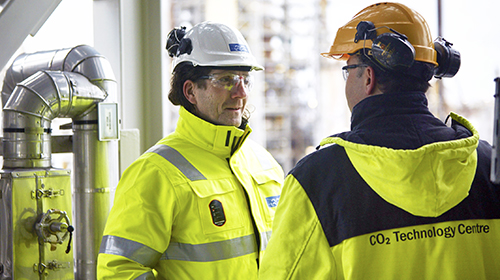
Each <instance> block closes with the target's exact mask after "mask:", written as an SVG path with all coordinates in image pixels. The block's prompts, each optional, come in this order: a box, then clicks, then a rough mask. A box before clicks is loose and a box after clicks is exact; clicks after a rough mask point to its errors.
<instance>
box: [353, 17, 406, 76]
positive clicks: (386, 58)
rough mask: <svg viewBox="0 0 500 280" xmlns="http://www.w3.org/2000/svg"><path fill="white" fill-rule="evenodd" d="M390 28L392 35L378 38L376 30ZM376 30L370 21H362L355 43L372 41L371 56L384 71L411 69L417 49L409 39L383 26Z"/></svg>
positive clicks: (357, 27) (381, 35) (383, 34)
mask: <svg viewBox="0 0 500 280" xmlns="http://www.w3.org/2000/svg"><path fill="white" fill-rule="evenodd" d="M378 28H388V29H389V30H390V31H391V32H392V33H382V34H380V35H378V36H377V32H376V29H378ZM378 28H376V27H375V25H374V24H373V23H372V22H370V21H361V22H360V23H358V25H357V26H356V30H357V33H356V35H355V37H354V42H355V43H357V42H358V41H359V40H372V45H371V54H372V58H373V59H372V58H370V57H369V56H368V58H370V59H372V61H373V60H375V62H377V65H380V66H381V68H382V69H385V70H390V71H399V70H405V69H408V68H410V67H411V66H412V65H413V62H414V61H415V49H414V48H413V46H412V45H411V43H410V42H409V41H408V38H407V37H406V36H405V35H404V34H401V33H399V32H397V31H396V30H394V29H392V28H390V27H387V26H382V27H378Z"/></svg>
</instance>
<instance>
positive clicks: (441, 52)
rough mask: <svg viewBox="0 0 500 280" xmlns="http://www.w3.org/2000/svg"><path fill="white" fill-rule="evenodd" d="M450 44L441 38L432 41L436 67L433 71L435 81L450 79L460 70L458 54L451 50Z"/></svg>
mask: <svg viewBox="0 0 500 280" xmlns="http://www.w3.org/2000/svg"><path fill="white" fill-rule="evenodd" d="M451 46H453V44H452V43H450V42H448V41H446V40H445V39H444V38H442V37H438V38H437V39H436V40H435V41H434V49H435V50H436V52H437V63H438V66H437V67H436V68H435V69H434V77H435V78H437V79H441V78H443V77H445V78H451V77H453V76H455V74H457V72H458V70H459V69H460V53H459V52H458V51H457V50H455V49H453V48H452V47H451Z"/></svg>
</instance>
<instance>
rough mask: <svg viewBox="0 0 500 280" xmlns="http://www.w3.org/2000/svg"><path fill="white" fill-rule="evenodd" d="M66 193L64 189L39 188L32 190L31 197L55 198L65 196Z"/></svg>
mask: <svg viewBox="0 0 500 280" xmlns="http://www.w3.org/2000/svg"><path fill="white" fill-rule="evenodd" d="M63 195H64V189H60V190H54V189H48V190H42V189H37V190H33V191H31V199H35V198H36V199H41V198H43V197H47V198H53V197H56V196H63Z"/></svg>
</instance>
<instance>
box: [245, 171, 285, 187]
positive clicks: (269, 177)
mask: <svg viewBox="0 0 500 280" xmlns="http://www.w3.org/2000/svg"><path fill="white" fill-rule="evenodd" d="M251 175H252V178H253V179H254V180H255V182H257V184H259V185H262V184H265V183H267V182H271V181H274V182H276V183H278V184H283V181H284V179H283V177H282V176H280V175H278V174H276V172H270V171H262V172H259V173H255V172H254V173H252V174H251Z"/></svg>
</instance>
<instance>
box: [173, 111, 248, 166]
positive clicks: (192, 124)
mask: <svg viewBox="0 0 500 280" xmlns="http://www.w3.org/2000/svg"><path fill="white" fill-rule="evenodd" d="M251 132H252V129H251V128H250V126H249V125H248V124H246V125H245V129H240V128H237V127H235V126H226V125H214V124H211V123H209V122H207V121H205V120H203V119H201V118H199V117H197V116H195V115H193V114H192V113H191V112H189V111H188V110H186V109H185V108H184V107H182V106H181V107H180V110H179V120H178V121H177V127H176V129H175V133H178V134H180V135H181V137H182V138H185V139H186V140H187V141H189V142H191V143H193V144H194V145H196V146H198V147H200V148H203V149H205V150H208V151H210V152H212V153H214V154H216V155H218V156H220V157H224V158H229V157H230V156H231V155H233V154H234V153H235V152H236V151H237V150H238V149H239V148H240V147H241V145H242V144H243V142H245V139H246V138H247V137H248V135H249V134H250V133H251Z"/></svg>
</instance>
